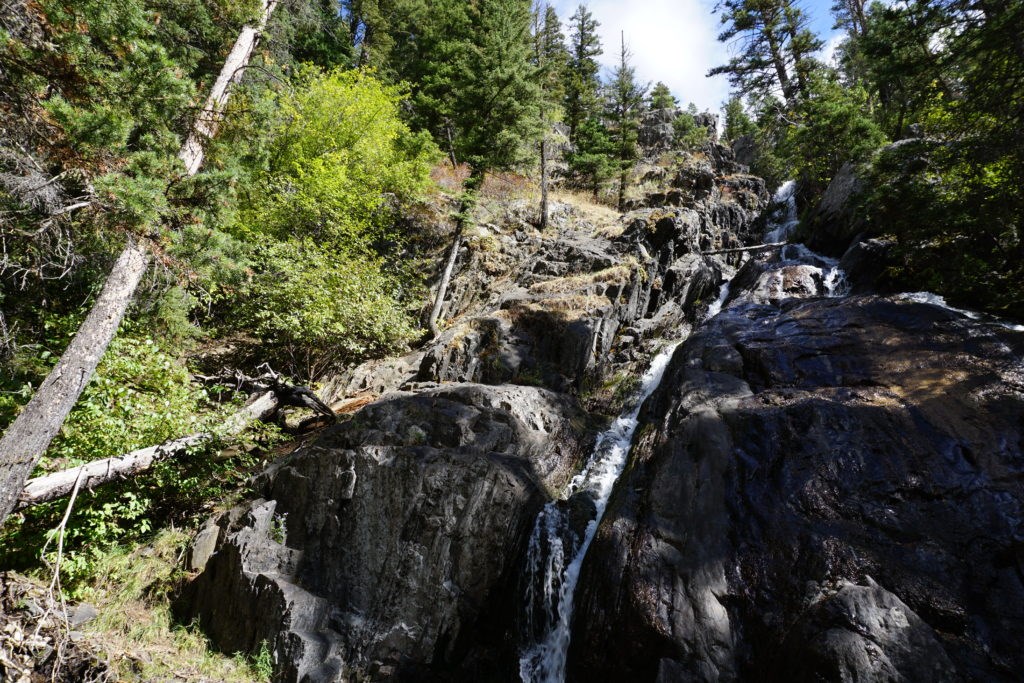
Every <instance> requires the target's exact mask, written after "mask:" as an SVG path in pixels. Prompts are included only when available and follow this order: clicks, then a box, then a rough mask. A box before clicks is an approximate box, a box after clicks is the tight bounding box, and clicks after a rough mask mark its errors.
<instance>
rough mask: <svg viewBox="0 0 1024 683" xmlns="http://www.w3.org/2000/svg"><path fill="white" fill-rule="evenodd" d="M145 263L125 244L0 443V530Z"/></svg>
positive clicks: (223, 76) (209, 129)
mask: <svg viewBox="0 0 1024 683" xmlns="http://www.w3.org/2000/svg"><path fill="white" fill-rule="evenodd" d="M277 1H278V0H263V11H262V13H261V16H260V20H259V24H258V27H257V28H253V27H251V26H246V27H245V28H243V29H242V32H241V34H240V35H239V37H238V40H237V41H236V42H235V46H234V48H233V49H232V50H231V53H230V54H229V56H228V59H227V60H226V61H225V63H224V68H223V69H221V73H220V76H218V78H217V81H216V82H215V84H214V86H213V91H212V92H211V93H210V97H209V98H208V99H207V102H206V107H205V108H204V110H203V113H202V114H200V116H199V117H198V118H197V120H196V122H195V124H194V125H193V129H192V131H191V132H190V134H189V137H188V139H187V140H186V141H185V144H184V145H183V146H182V148H181V150H180V151H179V153H178V158H180V159H181V160H182V162H183V163H184V164H185V169H186V175H187V176H192V175H195V173H196V172H197V171H198V170H199V167H200V166H201V165H202V163H203V158H204V154H205V151H204V144H203V143H204V141H205V140H206V139H208V138H209V137H210V136H211V135H213V134H214V132H216V130H217V125H218V124H219V122H220V119H221V117H222V115H223V112H224V108H225V107H226V106H227V103H228V98H229V96H230V89H229V86H230V84H231V83H232V82H234V81H235V80H236V79H237V76H238V74H239V73H240V72H241V71H242V70H243V69H244V68H245V67H246V66H247V65H248V62H249V58H250V57H251V56H252V50H253V47H254V46H255V41H256V39H257V38H258V37H259V34H260V32H261V31H262V30H263V28H264V27H265V26H266V23H267V20H268V19H269V17H270V13H271V12H272V11H273V10H274V7H275V6H276V5H277ZM148 263H149V254H148V252H147V250H146V247H145V246H144V245H143V244H141V243H138V242H136V241H135V240H133V239H132V240H129V242H128V246H126V247H125V248H124V250H123V251H122V252H121V255H120V256H119V257H118V259H117V262H116V263H115V264H114V268H113V270H112V271H111V272H110V275H108V276H107V281H106V283H105V284H104V285H103V291H102V292H101V293H100V298H99V299H98V300H97V302H96V304H95V305H94V306H93V308H92V310H91V311H90V312H89V316H88V317H87V318H86V320H85V322H84V323H83V324H82V326H81V327H80V328H79V330H78V332H77V333H76V334H75V338H74V339H72V340H71V344H70V345H69V346H68V348H67V349H66V350H65V351H64V354H63V355H62V356H61V358H60V361H58V363H57V366H56V367H54V369H53V370H52V371H51V372H50V374H49V375H48V376H47V378H46V379H45V380H44V381H43V383H42V384H41V385H40V387H39V390H38V391H36V393H35V396H33V397H32V400H31V401H29V404H28V405H27V406H25V409H24V410H23V411H22V412H21V413H20V414H19V415H18V417H16V418H15V420H14V422H13V423H11V425H10V426H9V427H8V428H7V431H6V432H4V435H3V437H2V438H0V525H2V524H3V522H4V520H5V519H7V515H9V514H10V513H11V510H12V509H13V508H14V505H15V502H16V501H17V499H18V493H19V492H20V491H21V489H22V486H23V484H24V483H25V480H26V479H28V477H29V475H30V474H32V470H33V468H34V467H35V466H36V463H37V462H39V459H40V458H41V457H42V456H43V453H44V452H46V449H47V447H48V446H49V445H50V442H51V441H52V440H53V438H54V437H55V436H56V435H57V432H58V431H59V430H60V428H61V426H62V425H63V424H64V420H65V419H66V418H67V416H68V413H69V412H71V409H72V408H73V407H74V405H75V402H76V401H78V397H79V396H80V395H81V393H82V390H83V389H85V385H86V384H88V383H89V379H90V378H91V377H92V374H93V372H94V371H95V370H96V365H97V364H98V363H99V361H100V358H101V357H102V356H103V353H104V352H105V351H106V350H107V346H108V345H109V344H110V341H111V340H112V339H113V338H114V335H115V334H116V333H117V328H118V327H119V326H120V324H121V320H122V319H123V318H124V314H125V311H126V310H127V309H128V304H129V303H130V302H131V299H132V296H133V295H134V294H135V289H136V288H137V287H138V285H139V282H140V281H141V279H142V275H143V274H144V273H145V271H146V266H147V265H148Z"/></svg>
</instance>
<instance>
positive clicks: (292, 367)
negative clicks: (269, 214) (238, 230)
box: [239, 240, 415, 378]
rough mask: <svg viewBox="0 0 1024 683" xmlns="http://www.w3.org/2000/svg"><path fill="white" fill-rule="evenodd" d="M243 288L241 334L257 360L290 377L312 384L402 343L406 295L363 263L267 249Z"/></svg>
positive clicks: (272, 244) (409, 332) (410, 331)
mask: <svg viewBox="0 0 1024 683" xmlns="http://www.w3.org/2000/svg"><path fill="white" fill-rule="evenodd" d="M254 268H255V270H256V274H255V275H254V276H253V278H252V280H251V281H250V282H249V283H248V284H247V285H246V287H245V288H244V296H243V297H242V298H241V302H240V307H239V315H240V321H239V322H240V324H241V326H243V327H245V328H247V329H250V330H252V331H253V333H254V334H255V335H256V336H257V337H258V338H259V339H260V340H261V346H262V348H261V352H262V353H263V354H264V355H265V357H266V358H267V359H268V360H271V361H276V362H277V363H278V364H281V365H283V366H285V367H286V368H287V370H288V371H289V372H291V373H292V374H295V375H299V376H303V377H310V378H317V377H319V376H321V375H322V374H323V373H324V372H325V371H327V370H329V369H331V368H332V367H334V366H336V365H337V364H339V363H344V362H351V361H354V360H358V359H362V358H365V357H369V356H379V355H382V354H384V353H386V352H387V351H389V350H391V349H393V348H395V347H398V346H400V345H401V344H403V343H405V342H407V341H409V340H410V339H412V337H413V336H414V334H415V325H414V322H413V320H412V319H411V318H410V317H409V316H408V315H407V314H406V313H405V311H404V310H403V309H402V306H401V304H400V302H401V301H402V300H403V299H404V298H406V297H405V294H407V292H405V291H403V285H402V282H401V280H400V279H399V278H396V277H393V276H389V275H387V274H385V273H384V272H383V268H382V264H381V263H380V261H379V260H377V259H374V258H372V257H370V256H369V255H366V254H364V255H360V256H355V257H352V256H349V257H346V256H345V255H343V254H338V253H335V252H330V251H327V250H325V249H322V248H321V247H319V246H317V245H316V244H314V243H313V242H312V241H310V240H305V241H301V240H289V241H286V242H276V241H268V242H267V243H266V244H265V245H264V246H263V247H262V248H260V249H259V250H257V252H256V255H255V264H254Z"/></svg>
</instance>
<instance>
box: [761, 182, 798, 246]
mask: <svg viewBox="0 0 1024 683" xmlns="http://www.w3.org/2000/svg"><path fill="white" fill-rule="evenodd" d="M772 201H773V202H775V203H776V204H782V205H784V206H785V207H786V208H785V213H783V215H782V218H781V219H780V220H778V221H776V222H775V227H774V228H772V229H771V230H769V231H768V233H767V234H766V235H765V236H764V237H765V240H767V241H768V242H770V243H774V242H784V241H786V240H787V239H789V236H790V235H791V234H792V233H793V231H794V230H796V226H797V225H799V224H800V218H799V217H798V216H797V212H796V181H795V180H787V181H786V182H784V183H783V184H782V185H781V186H779V189H778V190H776V191H775V196H774V197H772Z"/></svg>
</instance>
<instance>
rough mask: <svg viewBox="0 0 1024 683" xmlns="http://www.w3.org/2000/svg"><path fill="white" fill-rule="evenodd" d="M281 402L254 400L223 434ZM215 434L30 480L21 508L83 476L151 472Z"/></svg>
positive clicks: (103, 478) (90, 482) (85, 479)
mask: <svg viewBox="0 0 1024 683" xmlns="http://www.w3.org/2000/svg"><path fill="white" fill-rule="evenodd" d="M279 405H280V401H278V399H277V396H276V395H275V394H274V392H272V391H268V392H265V393H263V394H261V395H260V396H258V397H257V398H256V399H254V400H253V401H251V402H250V403H249V405H247V406H246V407H244V408H243V409H242V410H241V411H239V412H238V413H236V414H234V415H232V416H231V417H230V418H228V420H227V422H226V423H225V424H224V427H223V429H222V434H223V435H225V436H230V435H234V434H238V433H240V432H241V431H242V430H244V429H245V428H246V427H247V426H248V425H249V424H250V423H251V422H252V421H253V420H265V419H267V418H268V417H270V416H271V415H273V414H274V412H275V411H276V410H277V409H278V407H279ZM214 438H215V437H214V435H213V434H207V433H200V434H191V435H189V436H184V437H182V438H180V439H174V440H172V441H168V442H166V443H163V444H160V445H159V446H150V447H149V448H140V449H139V450H135V451H132V452H131V453H126V454H124V455H119V456H116V457H113V458H106V459H104V460H94V461H93V462H90V463H88V464H86V465H82V466H81V467H73V468H71V469H69V470H63V471H61V472H54V473H53V474H47V475H45V476H42V477H36V478H35V479H32V480H30V481H29V482H28V483H27V484H26V485H25V489H24V490H23V491H22V492H21V495H20V496H19V497H18V502H17V508H18V509H21V508H25V507H29V506H31V505H39V504H40V503H47V502H49V501H51V500H56V499H58V498H63V497H64V496H67V495H69V494H70V493H71V491H72V490H73V489H74V488H75V482H76V481H78V479H79V477H81V486H88V487H92V486H99V485H100V484H106V483H108V482H111V481H115V480H117V479H125V478H127V477H130V476H134V475H136V474H138V473H140V472H144V471H146V470H148V469H149V468H150V467H152V466H153V465H155V464H156V463H157V462H158V461H160V460H164V459H166V458H172V457H176V456H179V455H181V454H183V453H184V452H185V451H187V450H188V449H189V448H193V447H196V446H202V445H204V444H207V443H210V442H211V441H213V439H214Z"/></svg>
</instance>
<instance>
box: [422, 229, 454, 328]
mask: <svg viewBox="0 0 1024 683" xmlns="http://www.w3.org/2000/svg"><path fill="white" fill-rule="evenodd" d="M460 246H462V219H461V218H460V219H459V226H458V228H457V229H456V232H455V241H454V242H453V243H452V250H451V252H450V253H449V254H448V264H447V265H446V266H445V269H444V275H442V276H441V282H440V283H439V284H438V285H437V295H436V296H435V297H434V308H433V309H432V310H431V311H430V320H429V321H428V323H427V325H428V327H430V334H431V335H433V336H434V337H436V336H437V335H439V334H440V333H441V330H440V329H439V328H438V327H437V319H438V317H439V316H440V315H441V306H442V305H444V296H445V294H447V293H448V284H449V283H450V282H451V281H452V271H453V270H455V260H456V259H457V258H458V256H459V247H460Z"/></svg>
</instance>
